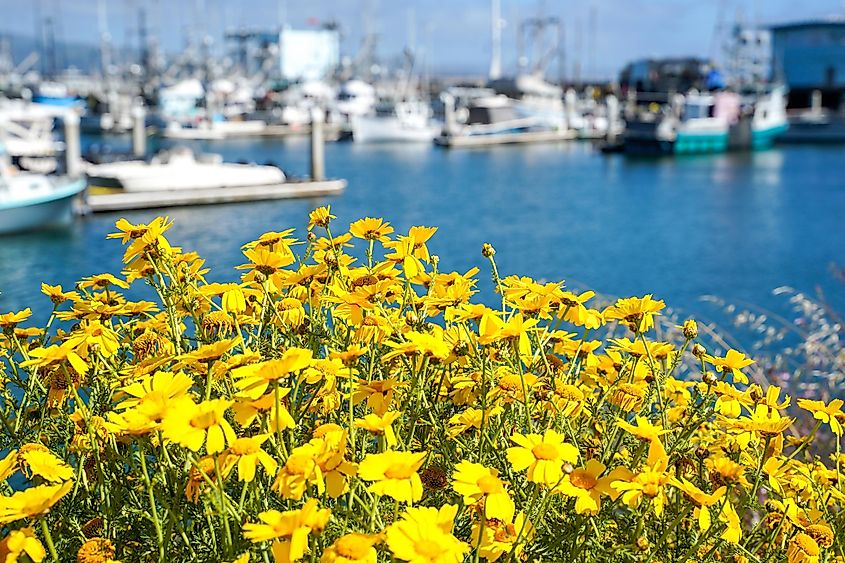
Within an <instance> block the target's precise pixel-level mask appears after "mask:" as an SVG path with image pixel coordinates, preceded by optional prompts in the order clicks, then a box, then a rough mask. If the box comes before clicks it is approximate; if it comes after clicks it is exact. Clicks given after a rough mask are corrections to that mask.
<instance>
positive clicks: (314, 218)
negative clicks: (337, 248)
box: [308, 205, 337, 231]
mask: <svg viewBox="0 0 845 563" xmlns="http://www.w3.org/2000/svg"><path fill="white" fill-rule="evenodd" d="M331 208H332V206H331V205H326V206H324V207H318V208H317V209H315V210H314V211H312V212H311V213H309V214H308V230H309V231H310V230H311V229H313V228H314V227H322V228H324V229H325V228H327V227H328V226H329V223H330V222H331V220H332V219H337V217H335V216H334V215H332V214H331Z"/></svg>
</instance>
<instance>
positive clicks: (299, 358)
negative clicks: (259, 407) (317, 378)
mask: <svg viewBox="0 0 845 563" xmlns="http://www.w3.org/2000/svg"><path fill="white" fill-rule="evenodd" d="M311 357H312V356H311V350H306V349H304V348H290V349H288V350H285V352H284V354H282V357H281V358H279V359H277V360H268V361H266V362H260V363H257V364H249V365H245V366H241V367H239V368H235V369H233V370H232V372H231V374H232V378H233V379H234V380H235V388H236V389H237V390H238V395H240V396H242V397H247V398H249V399H257V398H258V397H260V396H261V395H263V394H264V392H265V391H267V387H268V386H269V385H270V383H271V382H274V381H279V380H280V379H283V378H285V377H288V376H289V375H290V374H292V373H295V372H297V371H299V370H301V369H303V368H306V367H308V364H310V363H311Z"/></svg>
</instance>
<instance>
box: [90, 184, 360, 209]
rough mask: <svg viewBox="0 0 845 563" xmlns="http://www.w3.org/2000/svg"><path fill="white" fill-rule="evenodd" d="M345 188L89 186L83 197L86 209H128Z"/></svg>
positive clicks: (308, 194)
mask: <svg viewBox="0 0 845 563" xmlns="http://www.w3.org/2000/svg"><path fill="white" fill-rule="evenodd" d="M344 189H346V180H322V181H311V180H302V181H297V180H289V181H287V182H284V183H280V184H268V185H261V186H244V187H237V188H234V187H227V188H207V189H191V190H161V191H150V192H126V191H123V190H120V189H107V188H94V189H91V188H89V190H88V193H87V194H86V198H85V206H84V208H85V211H86V212H90V213H108V212H115V211H127V210H130V209H153V208H158V207H181V206H189V205H208V204H213V203H236V202H246V201H266V200H273V199H293V198H303V197H320V196H330V195H336V194H339V193H341V192H342V191H343V190H344Z"/></svg>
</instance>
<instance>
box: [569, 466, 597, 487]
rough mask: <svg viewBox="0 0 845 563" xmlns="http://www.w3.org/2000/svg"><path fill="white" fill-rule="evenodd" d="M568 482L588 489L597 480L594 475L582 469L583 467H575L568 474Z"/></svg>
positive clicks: (593, 485) (594, 484)
mask: <svg viewBox="0 0 845 563" xmlns="http://www.w3.org/2000/svg"><path fill="white" fill-rule="evenodd" d="M569 482H570V483H572V485H573V486H575V487H578V488H579V489H586V490H588V491H589V490H590V489H592V488H594V487H595V486H596V483H598V481H597V480H596V478H595V477H593V476H592V475H590V474H589V473H587V472H586V471H584V470H583V469H576V470H575V471H573V472H572V474H571V475H570V476H569Z"/></svg>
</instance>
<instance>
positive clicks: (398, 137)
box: [351, 100, 441, 143]
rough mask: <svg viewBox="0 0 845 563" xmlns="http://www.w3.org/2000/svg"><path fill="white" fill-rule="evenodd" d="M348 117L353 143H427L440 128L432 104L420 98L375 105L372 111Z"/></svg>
mask: <svg viewBox="0 0 845 563" xmlns="http://www.w3.org/2000/svg"><path fill="white" fill-rule="evenodd" d="M351 121H352V139H353V140H354V141H355V142H356V143H386V142H405V143H413V142H417V143H419V142H423V143H430V142H431V141H432V140H433V139H434V137H436V136H437V134H438V133H440V130H441V127H440V125H438V124H436V123H434V122H433V121H432V119H431V108H430V107H429V106H428V104H426V103H425V102H423V101H421V100H408V101H401V102H397V103H395V104H391V105H389V106H385V107H378V108H377V109H376V114H375V115H359V116H353V117H352V118H351Z"/></svg>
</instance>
